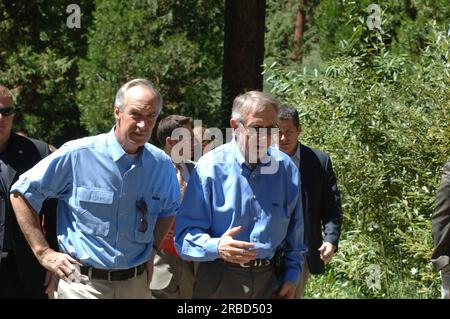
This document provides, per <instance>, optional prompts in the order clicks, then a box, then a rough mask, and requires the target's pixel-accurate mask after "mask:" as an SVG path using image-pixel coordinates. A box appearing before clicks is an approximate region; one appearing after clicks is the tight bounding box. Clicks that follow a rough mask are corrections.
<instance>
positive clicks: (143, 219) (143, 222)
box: [136, 198, 148, 233]
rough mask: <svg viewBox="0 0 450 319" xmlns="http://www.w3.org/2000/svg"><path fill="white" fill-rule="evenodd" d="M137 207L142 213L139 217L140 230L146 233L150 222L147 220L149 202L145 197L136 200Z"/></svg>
mask: <svg viewBox="0 0 450 319" xmlns="http://www.w3.org/2000/svg"><path fill="white" fill-rule="evenodd" d="M136 208H137V209H138V211H139V212H140V213H141V216H140V217H139V222H138V231H140V232H142V233H145V232H146V231H147V228H148V222H147V214H148V207H147V203H146V202H145V200H144V199H143V198H141V199H140V200H138V201H136Z"/></svg>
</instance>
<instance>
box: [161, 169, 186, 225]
mask: <svg viewBox="0 0 450 319" xmlns="http://www.w3.org/2000/svg"><path fill="white" fill-rule="evenodd" d="M169 163H170V162H169ZM166 178H167V184H166V187H165V189H166V191H167V192H166V196H165V201H164V207H163V208H162V209H161V211H160V212H159V214H158V217H169V216H174V215H176V214H177V213H178V209H179V206H180V196H181V195H180V186H179V184H178V180H177V175H176V173H175V169H174V168H173V165H172V163H170V164H169V165H168V169H167V174H166Z"/></svg>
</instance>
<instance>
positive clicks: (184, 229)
mask: <svg viewBox="0 0 450 319" xmlns="http://www.w3.org/2000/svg"><path fill="white" fill-rule="evenodd" d="M210 188H211V182H210V181H208V179H207V178H203V179H202V178H201V177H200V176H199V174H198V167H196V168H195V169H194V170H193V172H192V174H191V177H190V178H189V183H188V185H187V187H186V192H185V194H184V198H183V202H182V203H181V206H180V211H179V213H178V215H177V218H176V221H175V239H174V240H175V248H176V250H177V252H178V254H179V255H180V257H181V258H182V259H185V260H194V261H212V260H215V259H217V258H219V252H218V244H219V240H220V238H211V236H210V235H209V234H208V229H210V227H211V224H212V207H211V199H210V194H211V189H210Z"/></svg>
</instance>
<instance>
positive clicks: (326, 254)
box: [319, 242, 336, 263]
mask: <svg viewBox="0 0 450 319" xmlns="http://www.w3.org/2000/svg"><path fill="white" fill-rule="evenodd" d="M335 250H336V247H335V246H334V245H333V244H332V243H329V242H324V243H323V244H322V246H320V248H319V252H320V259H322V260H323V261H324V262H325V263H329V262H330V261H331V258H333V255H334V251H335Z"/></svg>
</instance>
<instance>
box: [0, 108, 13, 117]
mask: <svg viewBox="0 0 450 319" xmlns="http://www.w3.org/2000/svg"><path fill="white" fill-rule="evenodd" d="M13 113H14V109H13V108H12V107H1V108H0V114H1V115H2V116H9V115H11V114H13Z"/></svg>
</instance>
